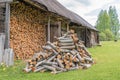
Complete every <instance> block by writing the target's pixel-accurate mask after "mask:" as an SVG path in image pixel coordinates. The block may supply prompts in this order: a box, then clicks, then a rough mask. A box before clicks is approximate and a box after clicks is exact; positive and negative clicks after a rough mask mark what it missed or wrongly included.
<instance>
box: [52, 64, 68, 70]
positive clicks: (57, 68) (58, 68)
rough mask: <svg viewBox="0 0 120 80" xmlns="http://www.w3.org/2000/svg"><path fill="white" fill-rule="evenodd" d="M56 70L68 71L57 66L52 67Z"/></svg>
mask: <svg viewBox="0 0 120 80" xmlns="http://www.w3.org/2000/svg"><path fill="white" fill-rule="evenodd" d="M52 66H53V67H54V68H56V70H58V71H66V69H64V68H61V67H58V66H56V65H52Z"/></svg>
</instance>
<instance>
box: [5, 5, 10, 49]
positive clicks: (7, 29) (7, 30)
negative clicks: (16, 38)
mask: <svg viewBox="0 0 120 80" xmlns="http://www.w3.org/2000/svg"><path fill="white" fill-rule="evenodd" d="M5 34H6V39H5V48H9V43H10V4H9V3H6V13H5Z"/></svg>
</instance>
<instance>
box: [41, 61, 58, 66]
mask: <svg viewBox="0 0 120 80" xmlns="http://www.w3.org/2000/svg"><path fill="white" fill-rule="evenodd" d="M42 65H48V66H52V65H57V63H56V62H43V63H42Z"/></svg>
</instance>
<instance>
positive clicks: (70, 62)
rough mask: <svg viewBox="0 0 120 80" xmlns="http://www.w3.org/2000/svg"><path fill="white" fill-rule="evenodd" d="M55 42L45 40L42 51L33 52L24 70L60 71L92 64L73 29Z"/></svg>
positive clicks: (86, 66)
mask: <svg viewBox="0 0 120 80" xmlns="http://www.w3.org/2000/svg"><path fill="white" fill-rule="evenodd" d="M56 39H57V41H56V42H53V43H51V42H49V41H48V42H47V43H46V45H45V46H43V47H42V48H43V51H42V52H39V53H36V54H34V56H33V58H32V59H31V60H29V61H28V62H27V65H26V67H25V68H24V71H25V72H30V71H33V72H38V71H41V72H43V71H48V70H50V71H52V72H51V73H54V74H56V73H60V72H65V71H69V70H74V69H80V68H88V67H90V66H91V65H92V64H93V59H92V58H91V55H90V53H89V52H88V51H87V49H86V48H85V46H84V45H83V43H82V42H81V41H79V40H78V37H77V35H76V34H75V33H74V31H72V30H71V31H69V32H68V33H67V34H65V35H64V36H62V37H59V38H56Z"/></svg>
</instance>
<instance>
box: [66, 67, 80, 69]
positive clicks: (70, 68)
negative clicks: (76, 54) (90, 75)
mask: <svg viewBox="0 0 120 80" xmlns="http://www.w3.org/2000/svg"><path fill="white" fill-rule="evenodd" d="M76 69H79V67H72V68H70V69H68V70H76Z"/></svg>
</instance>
